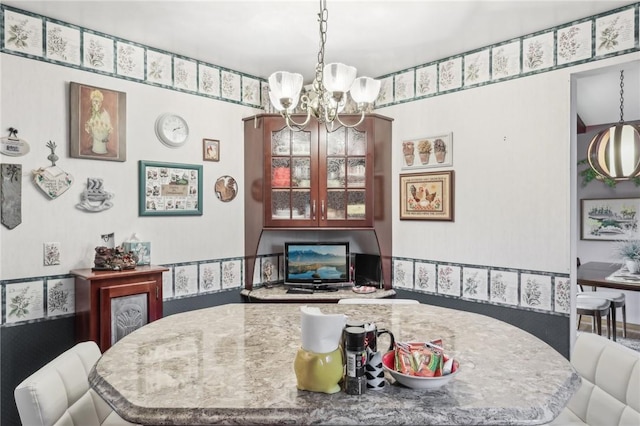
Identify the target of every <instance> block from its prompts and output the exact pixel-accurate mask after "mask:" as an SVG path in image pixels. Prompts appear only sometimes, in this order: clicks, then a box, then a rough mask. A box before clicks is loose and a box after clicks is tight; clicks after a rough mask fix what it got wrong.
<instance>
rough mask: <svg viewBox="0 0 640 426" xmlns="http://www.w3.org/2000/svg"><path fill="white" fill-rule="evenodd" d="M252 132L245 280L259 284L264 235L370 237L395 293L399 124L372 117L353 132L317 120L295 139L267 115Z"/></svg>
mask: <svg viewBox="0 0 640 426" xmlns="http://www.w3.org/2000/svg"><path fill="white" fill-rule="evenodd" d="M359 118H360V116H359V115H358V116H355V115H354V116H346V117H345V118H344V119H342V120H343V122H345V123H347V124H349V123H355V122H357V120H358V119H359ZM295 119H296V121H303V118H302V117H296V118H295ZM244 129H245V256H246V269H245V272H246V275H245V276H246V277H253V276H254V275H253V272H254V271H253V270H254V265H255V260H256V255H257V248H258V245H259V243H260V238H261V235H262V232H263V231H264V230H275V229H279V230H287V229H290V230H291V231H292V232H293V231H296V230H303V229H304V230H318V231H323V230H345V231H350V230H370V231H372V232H375V234H376V240H377V241H378V245H379V247H376V248H375V249H376V250H375V251H378V252H379V253H380V255H381V258H382V269H383V277H384V283H385V287H387V288H390V284H391V271H390V268H391V211H390V208H391V202H390V200H389V197H390V196H391V182H390V180H391V119H389V118H387V117H383V116H380V115H376V114H370V115H368V116H367V117H365V119H364V121H363V122H362V123H360V124H359V125H358V126H356V127H352V128H350V127H345V126H341V125H340V124H338V123H336V124H334V127H333V128H331V127H329V128H327V127H326V126H325V125H324V124H323V123H318V122H317V121H315V120H313V119H312V120H311V122H310V123H309V124H308V125H307V126H306V127H305V128H304V129H302V130H300V131H294V130H291V129H290V128H288V127H287V126H286V123H285V120H284V119H283V118H282V117H281V116H280V115H270V114H263V115H257V116H254V117H248V118H246V119H244ZM251 281H252V280H251V279H247V280H246V282H247V288H248V289H250V288H251V286H252V282H251Z"/></svg>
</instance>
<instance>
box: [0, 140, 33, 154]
mask: <svg viewBox="0 0 640 426" xmlns="http://www.w3.org/2000/svg"><path fill="white" fill-rule="evenodd" d="M29 149H30V147H29V144H28V143H27V141H25V140H24V139H18V138H12V137H6V136H5V137H3V138H0V153H2V154H4V155H10V156H12V157H21V156H23V155H25V154H27V153H28V152H29Z"/></svg>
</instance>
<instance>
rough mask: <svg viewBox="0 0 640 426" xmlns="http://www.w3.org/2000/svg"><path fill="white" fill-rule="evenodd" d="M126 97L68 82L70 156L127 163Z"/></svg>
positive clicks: (114, 92) (123, 94) (107, 90)
mask: <svg viewBox="0 0 640 426" xmlns="http://www.w3.org/2000/svg"><path fill="white" fill-rule="evenodd" d="M126 102H127V95H126V93H124V92H118V91H115V90H111V89H105V88H102V87H94V86H88V85H85V84H80V83H75V82H71V83H70V86H69V105H70V127H69V155H70V156H71V157H72V158H84V159H88V160H106V161H126V160H127V139H126V138H127V132H126V130H127V105H126Z"/></svg>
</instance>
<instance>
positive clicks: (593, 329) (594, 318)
mask: <svg viewBox="0 0 640 426" xmlns="http://www.w3.org/2000/svg"><path fill="white" fill-rule="evenodd" d="M597 329H598V327H596V316H595V315H593V316H592V317H591V332H592V333H595V332H596V330H597Z"/></svg>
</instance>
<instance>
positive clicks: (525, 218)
mask: <svg viewBox="0 0 640 426" xmlns="http://www.w3.org/2000/svg"><path fill="white" fill-rule="evenodd" d="M638 57H639V55H638V53H632V54H629V55H623V56H618V57H614V58H609V59H606V60H602V61H598V62H595V63H587V64H582V65H578V66H575V67H569V68H564V69H559V70H556V71H552V72H546V73H541V74H537V75H532V76H529V77H525V78H519V79H515V80H512V81H508V82H503V83H498V84H492V85H487V86H484V87H479V88H475V89H470V90H463V91H459V92H456V93H452V94H449V95H443V96H436V97H433V98H428V99H425V100H422V101H416V102H409V103H404V104H399V105H395V106H391V107H388V108H383V109H380V110H379V112H380V113H381V114H384V115H388V116H390V117H393V118H394V123H393V144H394V148H393V155H394V171H393V179H394V183H393V189H394V193H393V194H392V201H393V203H394V206H393V212H394V226H393V255H394V256H399V257H409V258H417V259H427V260H437V261H445V262H457V263H467V264H472V265H489V266H495V267H506V268H517V269H530V270H537V271H546V272H556V273H571V272H572V265H574V264H575V260H572V259H575V253H572V248H571V247H572V241H571V239H572V228H574V227H576V226H577V224H576V218H577V217H578V216H577V215H575V214H574V213H575V212H573V211H572V209H574V208H575V200H573V198H574V197H575V193H576V190H575V188H573V189H572V185H574V186H575V183H572V180H573V181H574V182H575V177H574V176H572V175H571V169H572V167H573V168H574V169H575V166H574V165H572V163H571V161H572V160H571V158H572V147H571V141H572V138H574V139H575V137H576V135H575V128H574V127H572V125H571V123H572V117H571V115H572V114H575V111H572V108H571V102H572V101H571V99H572V94H571V77H572V74H574V73H579V72H583V71H587V70H592V69H596V68H599V67H606V66H611V65H613V64H619V63H624V62H629V61H631V60H637V59H638ZM573 122H574V123H575V118H573ZM448 131H451V132H452V133H453V166H452V167H450V169H453V170H454V171H455V221H454V222H437V221H413V220H412V221H401V220H399V214H398V212H399V205H398V203H399V193H398V191H399V183H398V179H399V178H398V175H399V174H400V173H403V171H402V170H401V164H400V163H401V158H400V157H401V143H402V141H403V140H407V139H414V138H417V137H421V136H428V135H434V134H440V133H441V132H448ZM573 156H574V157H575V154H573ZM424 171H426V172H430V171H434V169H425V170H424ZM412 172H414V171H412ZM572 204H573V207H572ZM587 257H588V256H587ZM587 257H586V258H585V260H587ZM573 282H575V277H574V278H573ZM636 311H637V310H636ZM633 315H634V317H633V318H634V321H633V322H635V323H640V320H638V319H637V315H638V313H637V312H636V313H635V314H633Z"/></svg>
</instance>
